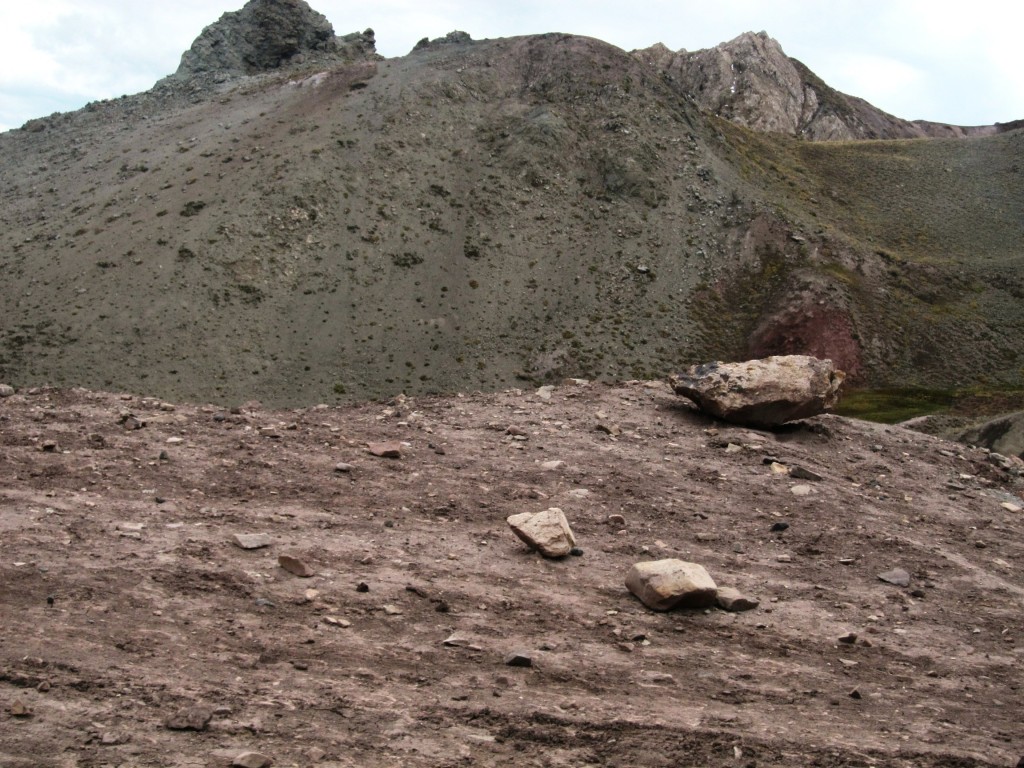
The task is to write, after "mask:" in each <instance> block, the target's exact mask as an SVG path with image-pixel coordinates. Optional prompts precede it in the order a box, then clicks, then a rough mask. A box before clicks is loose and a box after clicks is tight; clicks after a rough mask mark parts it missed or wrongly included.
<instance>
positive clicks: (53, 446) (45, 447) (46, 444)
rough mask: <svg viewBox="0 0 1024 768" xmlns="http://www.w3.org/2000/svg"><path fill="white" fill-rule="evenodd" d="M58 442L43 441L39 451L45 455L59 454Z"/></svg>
mask: <svg viewBox="0 0 1024 768" xmlns="http://www.w3.org/2000/svg"><path fill="white" fill-rule="evenodd" d="M57 448H58V445H57V441H56V440H43V442H42V443H41V444H40V445H39V450H41V451H42V452H43V453H57Z"/></svg>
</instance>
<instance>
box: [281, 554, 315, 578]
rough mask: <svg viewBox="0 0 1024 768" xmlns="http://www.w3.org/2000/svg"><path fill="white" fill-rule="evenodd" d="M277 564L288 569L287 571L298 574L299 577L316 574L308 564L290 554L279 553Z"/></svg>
mask: <svg viewBox="0 0 1024 768" xmlns="http://www.w3.org/2000/svg"><path fill="white" fill-rule="evenodd" d="M277 564H278V565H280V566H281V567H282V568H284V569H285V570H286V571H288V573H290V574H292V575H294V576H298V577H299V578H300V579H308V578H309V577H310V576H315V575H316V571H314V570H313V569H312V568H310V567H309V565H307V564H306V563H305V562H303V561H302V560H300V559H299V558H297V557H293V556H291V555H279V556H278V558H277Z"/></svg>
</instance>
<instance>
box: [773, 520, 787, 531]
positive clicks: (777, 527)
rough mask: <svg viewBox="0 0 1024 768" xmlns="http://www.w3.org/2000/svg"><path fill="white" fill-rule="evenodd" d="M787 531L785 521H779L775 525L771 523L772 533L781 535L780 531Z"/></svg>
mask: <svg viewBox="0 0 1024 768" xmlns="http://www.w3.org/2000/svg"><path fill="white" fill-rule="evenodd" d="M788 529H789V523H787V522H785V521H782V520H780V521H779V522H777V523H772V527H771V530H772V533H781V532H782V531H785V530H788Z"/></svg>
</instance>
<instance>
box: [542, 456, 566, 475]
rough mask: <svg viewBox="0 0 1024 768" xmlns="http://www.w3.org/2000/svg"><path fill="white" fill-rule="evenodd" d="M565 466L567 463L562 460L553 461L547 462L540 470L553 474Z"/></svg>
mask: <svg viewBox="0 0 1024 768" xmlns="http://www.w3.org/2000/svg"><path fill="white" fill-rule="evenodd" d="M564 466H565V462H564V461H562V460H561V459H555V460H553V461H545V462H543V463H542V464H541V465H540V468H541V469H543V470H544V471H545V472H552V471H554V470H556V469H561V468H562V467H564Z"/></svg>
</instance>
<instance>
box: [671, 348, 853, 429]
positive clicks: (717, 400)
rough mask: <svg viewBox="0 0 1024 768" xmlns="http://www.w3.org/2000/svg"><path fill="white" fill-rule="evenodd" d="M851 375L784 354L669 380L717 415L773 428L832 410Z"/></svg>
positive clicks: (709, 366) (694, 370) (700, 368)
mask: <svg viewBox="0 0 1024 768" xmlns="http://www.w3.org/2000/svg"><path fill="white" fill-rule="evenodd" d="M845 378H846V374H844V373H843V372H842V371H838V370H836V368H835V366H834V365H833V364H832V361H831V360H819V359H817V358H814V357H807V356H806V355H783V356H779V357H768V358H765V359H763V360H748V361H746V362H742V363H721V362H716V363H706V364H704V365H695V366H692V367H690V368H689V369H687V370H686V371H684V372H683V373H680V374H677V375H674V376H671V377H669V383H670V384H671V385H672V389H673V390H674V391H675V392H676V394H678V395H683V396H684V397H688V398H689V399H691V400H693V402H695V403H696V404H697V405H698V406H699V407H700V409H701V410H703V411H705V412H707V413H709V414H711V415H712V416H716V417H718V418H720V419H724V420H725V421H731V422H733V423H736V424H745V425H747V426H752V427H760V428H770V427H775V426H778V425H780V424H784V423H785V422H787V421H793V420H794V419H804V418H807V417H809V416H816V415H817V414H819V413H821V412H822V411H825V410H827V409H829V408H831V407H832V406H834V405H835V404H836V402H837V401H838V400H839V392H840V389H841V388H842V384H843V379H845Z"/></svg>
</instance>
